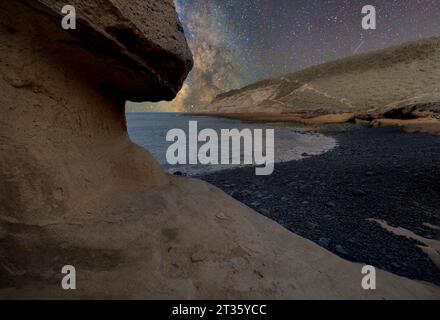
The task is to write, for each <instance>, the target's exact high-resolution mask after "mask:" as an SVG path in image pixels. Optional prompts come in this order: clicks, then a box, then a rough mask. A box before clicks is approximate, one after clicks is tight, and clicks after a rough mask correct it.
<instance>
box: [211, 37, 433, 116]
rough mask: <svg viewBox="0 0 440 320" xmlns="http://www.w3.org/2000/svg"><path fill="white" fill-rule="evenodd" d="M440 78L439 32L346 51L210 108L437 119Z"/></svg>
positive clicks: (233, 93)
mask: <svg viewBox="0 0 440 320" xmlns="http://www.w3.org/2000/svg"><path fill="white" fill-rule="evenodd" d="M439 83H440V38H438V37H437V38H429V39H423V40H419V41H415V42H411V43H406V44H402V45H399V46H395V47H390V48H387V49H384V50H380V51H376V52H372V53H367V54H361V55H355V56H350V57H347V58H344V59H340V60H336V61H331V62H328V63H324V64H321V65H316V66H313V67H310V68H307V69H305V70H301V71H298V72H295V73H291V74H287V75H283V76H280V77H277V78H273V79H268V80H264V81H261V82H258V83H255V84H252V85H249V86H247V87H244V88H242V89H239V90H233V91H230V92H226V93H223V94H220V95H218V96H217V97H216V98H215V99H214V100H213V101H212V104H211V105H210V106H209V107H208V111H209V112H213V113H220V114H231V116H235V117H240V115H239V114H241V117H244V118H246V117H250V118H252V117H253V118H255V119H258V118H259V119H261V120H264V119H265V118H267V119H268V120H276V119H280V120H283V119H289V118H290V119H293V120H294V119H299V120H304V121H305V122H307V121H308V120H310V119H315V120H317V121H318V122H319V121H322V122H340V121H348V120H351V121H353V120H354V119H355V118H357V119H360V120H366V121H371V120H374V119H380V118H394V119H406V120H409V119H416V118H432V117H434V118H435V117H438V115H439V114H440V103H439V102H440V87H439ZM250 113H253V115H252V114H250ZM430 121H431V119H430ZM432 121H433V120H432ZM311 122H312V121H311Z"/></svg>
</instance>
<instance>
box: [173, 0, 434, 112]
mask: <svg viewBox="0 0 440 320" xmlns="http://www.w3.org/2000/svg"><path fill="white" fill-rule="evenodd" d="M175 3H176V8H177V11H178V14H179V18H180V20H181V21H182V24H183V25H184V29H185V33H186V36H187V39H188V43H189V45H190V48H191V50H192V52H193V55H194V60H195V66H194V69H193V71H192V72H191V74H190V76H189V78H188V80H187V82H186V84H185V86H184V88H183V90H182V91H181V93H180V94H179V96H178V98H177V99H176V100H175V101H174V102H173V103H171V104H165V106H166V107H168V109H169V110H182V109H184V108H186V109H188V108H191V106H194V107H196V108H197V107H200V106H203V105H206V104H208V103H209V102H210V101H211V100H212V98H213V97H214V96H215V95H217V94H218V93H220V92H222V91H226V90H230V89H234V88H238V87H242V86H244V85H247V84H250V83H252V82H255V81H258V80H262V79H265V78H269V77H273V76H276V75H280V74H284V73H288V72H292V71H295V70H298V69H302V68H305V67H307V66H310V65H314V64H319V63H323V62H326V61H329V60H334V59H337V58H341V57H345V56H349V55H353V54H356V53H365V52H368V51H372V50H377V49H381V48H385V47H389V46H391V45H395V44H399V43H402V42H407V41H412V40H417V39H419V38H425V37H430V36H440V0H380V1H378V0H175ZM364 5H374V6H375V7H376V10H377V30H363V29H362V26H361V21H362V17H363V15H362V12H361V10H362V7H363V6H364Z"/></svg>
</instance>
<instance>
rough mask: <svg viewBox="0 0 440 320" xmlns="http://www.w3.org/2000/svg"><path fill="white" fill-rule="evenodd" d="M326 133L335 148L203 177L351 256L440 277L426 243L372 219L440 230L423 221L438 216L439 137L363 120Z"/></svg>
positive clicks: (421, 231) (427, 233)
mask: <svg viewBox="0 0 440 320" xmlns="http://www.w3.org/2000/svg"><path fill="white" fill-rule="evenodd" d="M326 134H327V135H331V136H333V137H335V138H336V139H337V140H338V143H339V146H338V147H337V148H335V149H334V150H332V151H330V152H328V153H326V154H323V155H320V156H314V157H309V158H305V159H302V160H299V161H291V162H287V163H279V164H277V165H276V166H275V172H274V173H273V174H272V175H271V176H267V177H261V176H260V177H256V176H255V171H254V169H253V168H240V169H234V170H228V171H222V172H218V173H214V174H210V175H206V176H203V177H201V178H202V179H204V180H206V181H208V182H210V183H212V184H214V185H216V186H218V187H220V188H221V189H223V190H224V191H225V192H227V193H229V194H230V195H232V196H233V197H234V198H236V199H237V200H239V201H241V202H243V203H245V204H246V205H248V206H249V207H251V208H253V209H255V210H256V211H258V212H260V213H262V214H264V215H266V216H267V217H269V218H271V219H273V220H275V221H277V222H279V223H280V224H282V225H283V226H284V227H286V228H287V229H289V230H291V231H293V232H295V233H297V234H299V235H301V236H303V237H305V238H308V239H310V240H312V241H314V242H316V243H318V244H320V245H321V246H323V247H325V248H326V249H328V250H330V251H332V252H334V253H335V254H337V255H339V256H341V257H343V258H345V259H348V260H350V261H353V262H359V263H365V264H370V265H374V266H376V267H378V268H381V269H384V270H387V271H390V272H393V273H395V274H398V275H401V276H404V277H408V278H412V279H419V280H425V281H429V282H432V283H436V284H438V285H439V284H440V270H439V268H438V267H437V266H436V265H435V264H434V263H433V262H432V261H431V260H430V259H429V257H428V256H427V255H426V254H425V253H424V252H423V251H422V250H421V249H420V248H418V247H417V246H418V245H420V243H417V242H416V241H413V240H410V239H408V238H405V237H399V236H396V235H394V234H392V233H390V232H388V231H386V230H384V229H383V228H381V227H380V226H379V225H378V224H377V223H376V222H374V221H369V219H382V220H385V221H386V222H387V223H388V224H390V225H392V226H396V227H403V228H406V229H408V230H411V231H412V232H414V233H416V234H418V235H420V236H423V237H426V238H430V239H438V238H439V234H438V232H436V231H435V230H433V229H430V228H428V227H426V226H425V225H424V223H425V222H428V223H430V224H433V225H439V224H440V222H439V217H440V137H438V136H432V135H428V134H407V133H404V132H402V131H401V130H400V129H398V128H379V129H370V128H365V127H352V128H349V129H348V130H344V131H343V132H342V131H340V130H339V131H338V130H335V131H329V130H328V132H327V133H326Z"/></svg>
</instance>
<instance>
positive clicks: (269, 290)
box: [0, 0, 439, 299]
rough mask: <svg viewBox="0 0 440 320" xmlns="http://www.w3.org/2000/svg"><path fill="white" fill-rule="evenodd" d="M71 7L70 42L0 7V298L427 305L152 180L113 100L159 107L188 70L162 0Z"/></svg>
mask: <svg viewBox="0 0 440 320" xmlns="http://www.w3.org/2000/svg"><path fill="white" fill-rule="evenodd" d="M71 3H72V4H74V5H75V6H77V14H78V16H79V19H80V20H79V21H80V23H79V29H78V32H77V33H75V31H70V32H66V31H64V30H62V29H61V28H60V24H59V21H58V18H59V17H58V18H56V17H57V16H58V12H59V6H60V2H58V1H45V0H41V1H2V2H0V61H1V64H0V108H1V112H0V123H1V127H0V186H1V193H0V298H9V299H14V298H66V299H69V298H439V290H438V288H437V287H434V286H432V285H428V284H422V283H418V282H414V281H411V280H408V279H404V278H400V277H397V276H394V275H391V274H388V273H385V272H381V271H378V275H377V277H378V280H377V281H378V290H376V291H364V290H363V289H362V288H361V285H360V283H361V279H362V274H361V268H362V266H361V265H357V264H352V263H349V262H346V261H344V260H342V259H340V258H338V257H336V256H334V255H332V254H331V253H329V252H327V251H326V250H324V249H322V248H320V247H318V246H317V245H315V244H313V243H312V242H310V241H307V240H305V239H303V238H301V237H298V236H296V235H294V234H292V233H290V232H288V231H287V230H285V229H284V228H282V227H280V226H279V225H277V224H276V223H274V222H272V221H270V220H268V219H266V218H264V217H263V216H261V215H259V214H258V213H256V212H254V211H252V210H251V209H249V208H247V207H245V206H244V205H242V204H240V203H238V202H237V201H235V200H233V199H231V198H230V197H229V196H227V195H226V194H224V193H223V192H222V191H220V190H218V189H216V188H214V187H212V186H210V185H208V184H206V183H204V182H201V181H197V180H192V179H187V178H178V177H170V176H168V175H166V174H165V173H164V172H163V171H162V170H161V169H160V167H159V165H158V164H157V162H156V161H155V160H154V159H153V157H152V156H151V155H150V154H149V153H148V152H147V151H145V150H143V149H141V148H140V147H138V146H136V145H134V144H133V143H132V142H131V141H130V139H129V137H128V135H127V131H126V125H125V116H124V105H123V100H124V99H133V100H136V99H145V98H148V99H149V100H158V99H171V98H172V97H173V96H174V95H175V93H176V92H177V91H178V89H179V87H180V86H181V84H182V81H183V79H184V78H185V76H186V74H187V73H188V71H189V68H190V66H191V58H190V54H189V52H188V50H187V49H186V43H185V40H184V37H183V33H182V30H181V28H180V27H179V24H178V21H177V18H176V14H175V12H174V9H173V5H172V2H171V0H150V1H122V0H121V1H116V0H113V1H104V0H100V1H98V0H96V1H90V0H89V1H79V0H75V1H71ZM142 10H147V11H148V12H149V13H148V14H146V13H145V11H142ZM148 17H149V18H148ZM147 20H148V21H147ZM121 30H123V31H121ZM158 30H159V31H158ZM127 41H128V42H127ZM64 265H73V266H74V267H75V268H76V270H77V290H74V291H65V290H63V289H62V288H61V285H60V283H61V278H62V276H63V275H62V274H61V268H62V266H64Z"/></svg>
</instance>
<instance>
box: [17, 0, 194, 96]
mask: <svg viewBox="0 0 440 320" xmlns="http://www.w3.org/2000/svg"><path fill="white" fill-rule="evenodd" d="M22 2H24V3H25V4H27V5H28V6H31V7H32V8H34V9H36V10H38V11H39V12H41V13H44V14H46V15H47V16H49V17H51V19H52V20H53V22H54V23H57V24H59V26H60V31H62V32H68V33H69V34H70V35H71V36H72V38H73V39H75V42H76V43H75V44H74V45H72V50H75V48H80V49H83V50H86V51H88V52H90V53H92V54H93V55H94V56H95V57H96V61H97V62H96V61H95V62H94V63H100V64H102V68H100V69H99V70H102V72H101V74H95V75H94V77H95V78H96V79H99V80H98V85H99V86H100V88H101V89H103V90H104V91H106V92H107V93H109V94H111V95H113V96H114V97H115V98H117V99H120V100H130V101H133V102H142V101H152V102H157V101H161V100H168V101H169V100H172V99H174V97H175V96H176V95H177V93H178V92H179V90H180V89H181V87H182V85H183V82H184V80H185V79H186V77H187V75H188V73H189V72H190V70H191V69H192V66H193V59H192V54H191V51H190V49H189V47H188V44H187V42H186V39H185V35H184V31H183V27H182V25H181V23H180V21H179V19H178V16H177V14H176V11H175V7H174V4H173V1H172V0H149V1H142V0H132V1H123V0H89V1H81V0H70V1H69V4H70V5H72V6H73V7H74V8H75V12H76V17H77V23H76V29H75V30H63V29H62V28H61V19H62V17H63V14H62V12H61V9H62V8H63V6H64V5H66V3H65V1H60V0H22ZM102 13H105V14H102ZM56 40H57V39H47V41H56ZM78 63H79V64H80V63H81V62H80V61H79V62H78ZM77 67H78V68H81V67H82V66H81V65H78V66H77Z"/></svg>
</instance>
